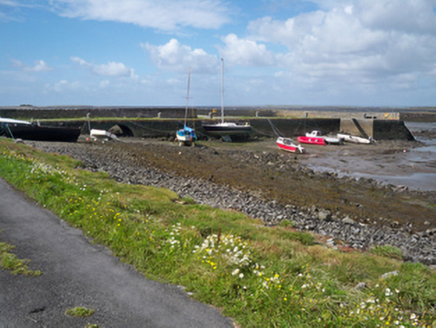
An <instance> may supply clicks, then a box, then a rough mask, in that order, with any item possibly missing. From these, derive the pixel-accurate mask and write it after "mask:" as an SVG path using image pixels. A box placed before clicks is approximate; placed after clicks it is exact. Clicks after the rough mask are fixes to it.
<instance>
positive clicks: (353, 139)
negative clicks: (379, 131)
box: [338, 133, 371, 144]
mask: <svg viewBox="0 0 436 328" xmlns="http://www.w3.org/2000/svg"><path fill="white" fill-rule="evenodd" d="M338 138H341V139H343V140H344V141H347V142H353V143H358V144H370V143H371V140H370V139H367V138H362V137H356V136H352V135H349V134H340V133H338Z"/></svg>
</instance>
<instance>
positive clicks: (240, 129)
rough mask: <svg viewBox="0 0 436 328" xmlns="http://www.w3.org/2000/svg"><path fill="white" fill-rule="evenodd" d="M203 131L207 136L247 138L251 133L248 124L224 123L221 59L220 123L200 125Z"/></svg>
mask: <svg viewBox="0 0 436 328" xmlns="http://www.w3.org/2000/svg"><path fill="white" fill-rule="evenodd" d="M202 125H203V129H204V130H205V132H206V133H207V134H209V135H219V136H222V137H228V136H247V135H249V134H250V133H251V126H250V124H249V123H248V122H246V123H245V124H238V123H235V122H224V60H223V59H222V58H221V123H212V124H209V123H206V124H202Z"/></svg>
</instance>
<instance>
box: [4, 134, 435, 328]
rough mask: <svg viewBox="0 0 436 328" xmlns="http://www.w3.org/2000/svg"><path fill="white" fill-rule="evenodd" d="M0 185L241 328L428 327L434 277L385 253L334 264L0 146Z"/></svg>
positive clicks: (302, 244)
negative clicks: (182, 289)
mask: <svg viewBox="0 0 436 328" xmlns="http://www.w3.org/2000/svg"><path fill="white" fill-rule="evenodd" d="M0 176H2V177H3V178H4V179H7V180H8V181H9V182H10V183H11V184H13V185H14V186H16V187H17V188H20V189H22V190H24V191H25V192H26V193H27V194H29V195H30V196H31V197H33V198H34V199H36V200H37V201H38V202H39V203H40V205H41V206H44V207H46V208H49V209H50V210H52V211H53V212H54V213H56V214H57V215H59V216H60V217H61V218H63V219H64V220H67V221H68V222H70V224H71V225H72V226H74V227H78V228H81V229H82V230H83V231H84V233H85V234H87V235H88V236H89V237H91V238H94V240H95V242H98V243H101V244H104V245H106V246H108V247H109V248H110V249H111V250H112V251H113V252H114V254H115V255H116V256H119V257H121V258H122V260H123V261H125V262H127V263H130V264H132V265H134V266H135V267H136V269H137V270H138V271H140V272H142V273H143V274H144V275H145V276H147V277H148V278H152V279H155V280H157V281H161V282H168V283H173V284H177V285H182V286H184V287H186V290H187V291H188V292H190V293H192V297H193V298H195V299H197V300H199V301H202V302H205V303H208V304H211V305H213V306H215V307H217V308H220V309H222V312H223V314H224V315H226V316H230V317H232V318H234V320H235V321H236V323H237V324H238V325H240V326H242V327H289V326H293V327H377V326H380V327H381V326H398V327H412V326H426V327H431V326H432V325H433V324H435V322H434V318H435V316H436V312H435V307H436V275H435V273H434V272H432V271H431V270H430V269H429V268H427V267H426V266H424V265H422V264H419V263H402V262H401V261H398V260H397V257H396V256H395V254H396V251H395V250H394V249H390V248H388V247H387V246H383V247H377V248H374V250H373V251H372V254H370V253H361V252H353V251H351V252H340V251H337V250H333V249H330V248H327V247H325V246H322V245H319V244H317V243H316V242H315V238H314V236H313V235H311V234H309V233H305V232H295V231H292V229H291V228H290V227H289V226H286V225H284V226H279V227H275V228H266V227H264V226H263V225H262V223H261V222H259V221H257V220H254V219H250V218H248V217H246V216H245V215H242V214H240V213H236V212H234V211H224V210H218V209H215V208H211V207H209V206H204V205H198V204H195V202H193V201H190V200H188V199H179V197H178V195H177V194H175V193H173V192H171V191H169V190H166V189H162V188H154V187H145V186H134V185H127V184H126V185H125V184H119V183H116V182H115V181H113V180H111V179H110V178H109V177H108V175H107V174H105V173H101V172H100V173H91V172H88V171H85V170H82V169H80V163H78V162H77V161H74V160H73V159H71V158H69V157H66V156H60V155H55V154H44V153H40V152H37V151H35V150H34V149H32V148H29V147H27V146H26V145H21V144H14V143H13V142H10V141H8V140H3V139H0ZM394 271H396V272H397V273H398V274H396V275H387V277H386V278H384V279H382V275H383V274H385V273H389V272H394ZM385 276H386V275H385ZM385 276H383V277H385ZM359 283H364V285H365V286H366V288H363V289H360V288H356V286H357V285H358V284H359ZM360 285H362V284H360Z"/></svg>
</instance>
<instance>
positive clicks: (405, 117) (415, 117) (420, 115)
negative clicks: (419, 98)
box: [400, 112, 436, 122]
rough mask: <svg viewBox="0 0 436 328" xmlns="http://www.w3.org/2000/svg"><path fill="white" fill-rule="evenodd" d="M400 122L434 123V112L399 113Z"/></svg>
mask: <svg viewBox="0 0 436 328" xmlns="http://www.w3.org/2000/svg"><path fill="white" fill-rule="evenodd" d="M400 117H401V120H402V121H406V122H436V113H435V112H409V113H401V115H400Z"/></svg>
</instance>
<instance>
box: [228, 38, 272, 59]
mask: <svg viewBox="0 0 436 328" xmlns="http://www.w3.org/2000/svg"><path fill="white" fill-rule="evenodd" d="M222 40H223V42H224V43H225V47H224V48H223V49H222V50H221V55H222V56H223V57H224V58H225V59H226V62H230V63H231V64H236V65H242V66H272V65H274V64H275V56H274V53H273V52H271V51H268V50H266V46H265V45H263V44H258V43H256V42H255V41H251V40H248V39H239V38H238V37H237V36H236V35H235V34H229V35H227V36H225V37H223V38H222Z"/></svg>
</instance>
